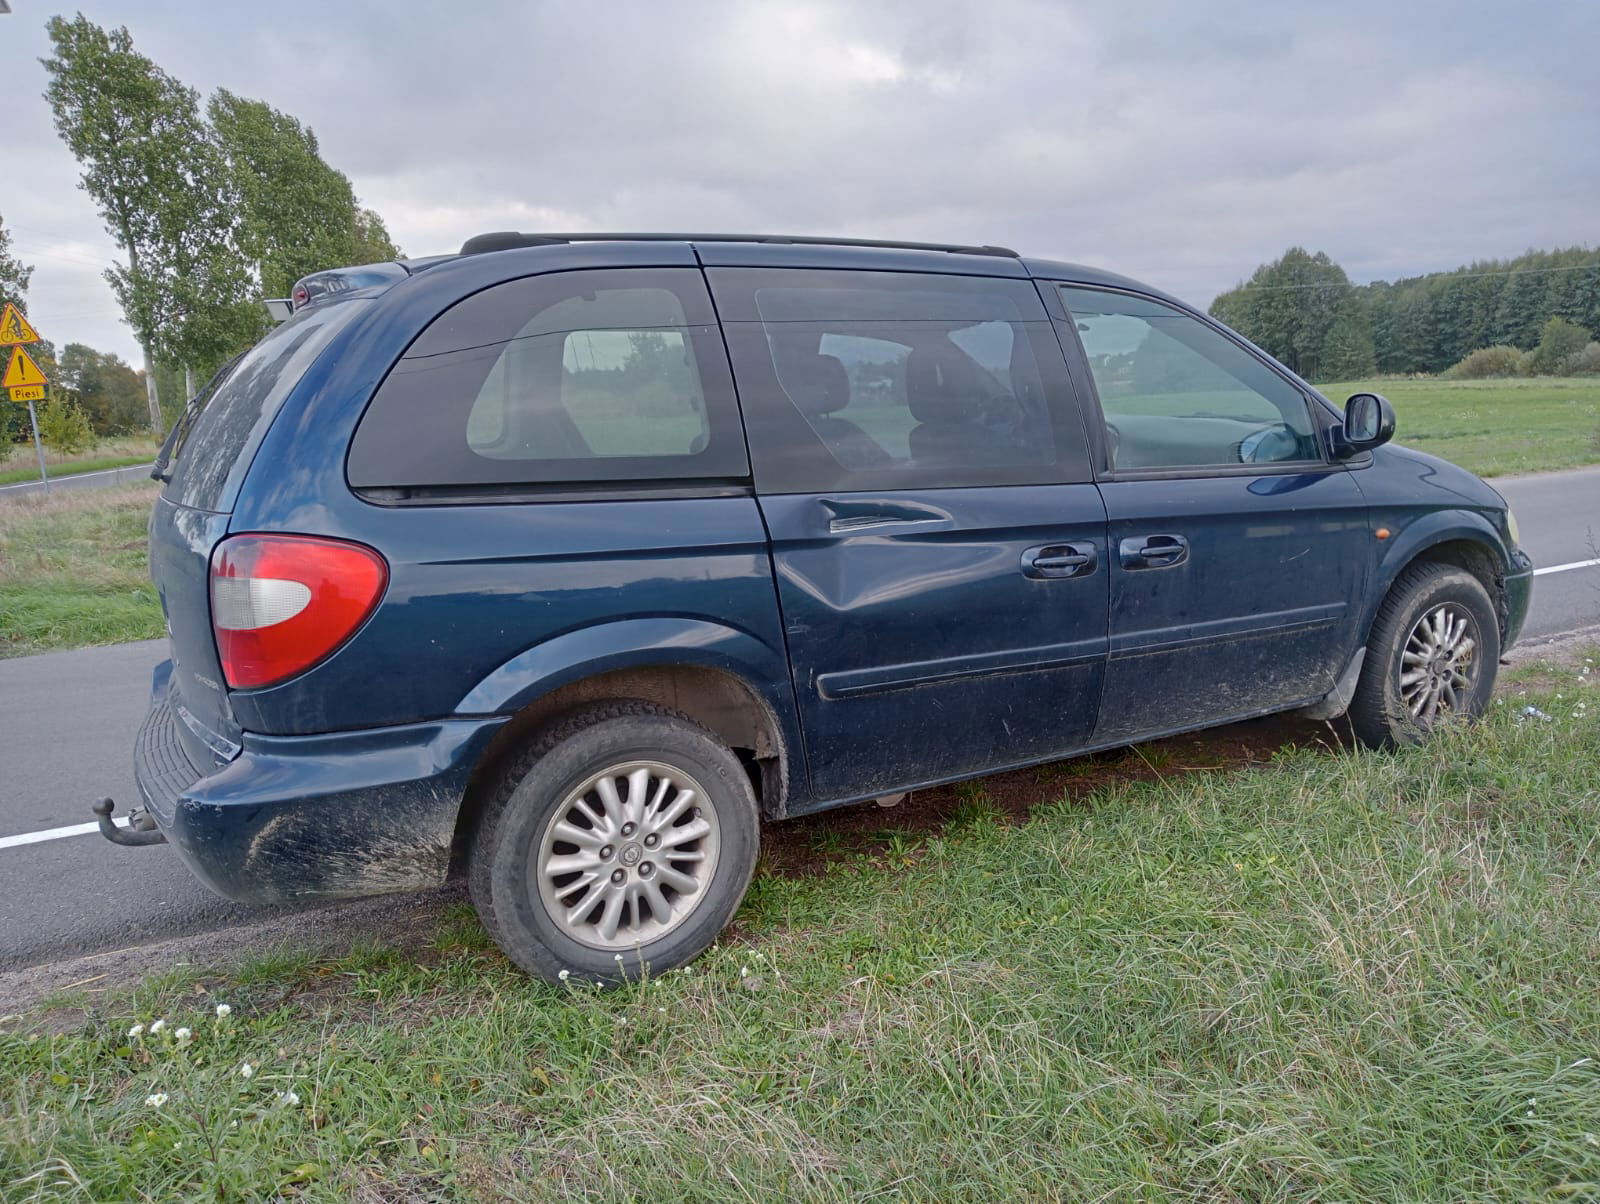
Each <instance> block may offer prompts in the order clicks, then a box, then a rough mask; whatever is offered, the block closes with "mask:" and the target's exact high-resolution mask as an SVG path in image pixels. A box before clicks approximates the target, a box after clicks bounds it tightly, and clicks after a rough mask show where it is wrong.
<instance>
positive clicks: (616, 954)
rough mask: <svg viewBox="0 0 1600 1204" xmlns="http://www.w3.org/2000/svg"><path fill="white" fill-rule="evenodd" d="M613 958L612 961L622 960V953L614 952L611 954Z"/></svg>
mask: <svg viewBox="0 0 1600 1204" xmlns="http://www.w3.org/2000/svg"><path fill="white" fill-rule="evenodd" d="M611 960H612V961H619V962H620V961H621V960H622V954H620V953H613V954H612V955H611Z"/></svg>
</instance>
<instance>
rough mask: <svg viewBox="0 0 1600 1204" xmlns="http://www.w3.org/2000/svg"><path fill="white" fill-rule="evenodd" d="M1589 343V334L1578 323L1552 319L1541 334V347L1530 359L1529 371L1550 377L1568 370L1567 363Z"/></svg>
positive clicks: (1535, 349) (1534, 350) (1538, 347)
mask: <svg viewBox="0 0 1600 1204" xmlns="http://www.w3.org/2000/svg"><path fill="white" fill-rule="evenodd" d="M1588 343H1589V332H1588V331H1587V330H1585V329H1584V328H1583V327H1582V326H1579V325H1578V324H1577V323H1576V322H1569V321H1567V319H1565V318H1559V317H1557V318H1551V319H1549V320H1548V321H1546V322H1545V324H1544V328H1543V329H1542V330H1541V331H1540V333H1539V345H1538V346H1537V347H1535V348H1534V349H1533V354H1532V355H1530V356H1529V357H1528V370H1529V371H1530V372H1532V373H1533V374H1534V375H1536V376H1549V375H1551V374H1553V373H1557V372H1562V371H1565V370H1566V367H1567V361H1568V360H1570V359H1572V358H1573V357H1574V356H1576V355H1577V354H1578V353H1579V352H1580V351H1582V350H1583V349H1584V347H1586V346H1587V345H1588Z"/></svg>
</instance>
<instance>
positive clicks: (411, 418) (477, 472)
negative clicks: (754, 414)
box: [347, 268, 749, 489]
mask: <svg viewBox="0 0 1600 1204" xmlns="http://www.w3.org/2000/svg"><path fill="white" fill-rule="evenodd" d="M347 469H348V473H349V479H350V484H351V486H352V487H354V488H356V489H388V488H413V489H450V488H453V487H459V486H467V487H471V486H523V485H528V486H537V485H545V484H553V483H575V484H583V483H600V482H616V483H622V482H657V483H660V482H694V481H704V480H708V479H719V480H728V479H737V478H742V477H744V476H745V475H747V474H748V471H749V467H748V463H747V461H746V457H745V450H744V434H743V430H742V429H741V427H740V424H739V416H738V409H737V406H736V405H735V403H734V400H733V385H732V380H731V377H730V376H729V373H728V365H727V355H726V352H725V351H724V349H723V346H722V338H721V334H720V332H719V331H718V329H717V325H716V318H715V315H714V313H713V312H712V309H711V299H710V297H709V295H708V294H707V292H706V287H705V282H704V280H703V278H702V277H701V276H700V273H699V272H698V271H695V270H693V269H679V268H640V269H604V270H599V271H581V272H560V273H553V274H550V275H547V276H533V277H527V278H524V279H519V280H510V281H506V282H505V283H503V284H498V285H495V286H494V287H492V288H489V289H485V290H484V291H483V292H480V293H476V294H474V295H473V296H471V297H468V298H466V299H465V300H463V301H460V302H458V303H457V304H455V305H454V306H452V307H451V308H450V309H448V310H446V311H445V312H444V313H442V314H441V315H439V317H437V318H436V319H434V321H433V322H432V323H431V324H430V325H429V326H428V328H427V329H426V330H424V331H423V332H422V334H421V335H419V336H418V337H417V340H416V342H415V343H413V344H412V346H411V347H410V348H409V349H408V350H407V351H406V354H405V355H404V356H403V357H402V358H401V359H400V361H399V362H398V363H397V364H395V366H394V367H393V368H392V369H390V371H389V375H388V376H387V377H386V378H385V379H384V382H383V384H382V385H380V386H379V388H378V391H377V393H376V394H375V395H374V396H373V399H372V404H371V405H370V406H368V408H367V412H366V413H365V414H364V415H363V416H362V419H361V425H360V426H359V427H358V428H357V430H356V435H355V439H354V441H353V442H352V444H351V448H350V458H349V463H348V466H347Z"/></svg>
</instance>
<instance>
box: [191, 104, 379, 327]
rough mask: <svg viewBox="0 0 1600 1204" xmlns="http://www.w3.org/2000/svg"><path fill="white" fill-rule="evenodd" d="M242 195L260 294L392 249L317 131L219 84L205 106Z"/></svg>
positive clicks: (244, 233)
mask: <svg viewBox="0 0 1600 1204" xmlns="http://www.w3.org/2000/svg"><path fill="white" fill-rule="evenodd" d="M208 112H209V114H210V117H211V124H212V127H213V128H214V129H215V131H216V134H217V141H218V144H219V145H220V147H221V148H222V152H223V156H224V158H225V160H226V162H227V166H228V171H229V175H230V179H231V183H232V188H233V191H234V192H235V193H236V194H237V196H238V197H239V200H240V213H241V217H240V242H241V246H242V248H243V250H244V252H245V254H246V255H247V256H248V257H249V259H250V260H251V262H253V263H254V265H255V267H256V271H257V273H258V275H259V277H260V282H261V288H262V289H263V291H264V293H265V295H266V296H269V297H287V296H288V295H289V290H290V288H291V287H292V286H293V284H294V282H295V281H296V280H298V279H299V278H300V277H302V276H305V275H308V274H310V273H312V272H318V271H322V270H323V269H325V268H335V267H349V266H350V265H352V264H358V263H371V262H374V261H375V260H379V259H392V258H394V256H395V247H394V244H393V243H391V242H390V241H389V236H388V232H387V231H386V230H384V228H383V222H382V221H381V220H380V219H379V217H378V215H377V214H375V213H373V212H372V211H371V210H370V209H362V208H361V207H360V205H359V203H358V202H357V201H356V196H355V192H354V190H353V189H352V188H351V187H350V181H349V180H348V179H347V178H346V177H345V175H344V173H343V172H340V171H336V170H335V169H334V168H332V167H330V166H329V165H328V163H327V162H326V161H324V160H323V158H322V154H321V152H320V150H319V149H318V146H317V136H316V134H314V133H313V132H312V131H311V130H310V129H308V128H306V127H305V126H303V125H301V124H300V122H299V121H297V120H295V119H294V118H293V117H291V116H289V115H288V114H287V113H282V112H279V111H278V110H277V109H274V108H273V107H272V106H271V105H268V104H266V103H264V102H262V101H259V100H248V99H245V98H244V97H240V96H235V95H234V94H233V93H232V92H229V91H227V90H226V89H219V90H218V91H217V93H216V95H215V96H213V97H212V98H211V103H210V105H209V106H208Z"/></svg>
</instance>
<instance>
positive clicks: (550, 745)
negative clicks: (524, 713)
mask: <svg viewBox="0 0 1600 1204" xmlns="http://www.w3.org/2000/svg"><path fill="white" fill-rule="evenodd" d="M758 847H759V824H758V815H757V809H756V803H755V798H754V796H753V795H752V793H751V790H750V783H749V780H748V778H747V777H746V776H745V772H744V769H743V767H742V766H741V765H740V764H739V761H738V758H737V757H736V756H735V755H734V754H733V752H732V751H731V750H730V749H728V748H727V747H726V746H725V745H723V744H722V743H721V742H720V741H719V740H717V738H716V737H715V736H713V735H712V734H711V733H710V732H708V731H706V730H705V729H704V728H702V727H700V726H699V725H698V724H696V723H695V722H694V721H693V720H691V719H689V718H688V717H687V716H684V715H680V714H678V713H676V712H674V711H670V710H667V709H666V708H663V707H658V706H655V705H653V704H651V703H646V702H616V703H607V704H602V705H599V706H595V707H590V708H586V709H585V710H583V711H582V712H579V713H577V714H575V715H573V716H571V717H569V718H568V719H567V720H565V721H563V722H562V723H560V724H559V725H558V726H556V727H555V728H554V729H552V730H551V731H549V732H547V733H546V734H545V735H544V736H543V737H542V738H541V739H539V740H538V741H536V742H535V744H534V745H533V746H532V747H531V748H530V749H529V750H528V752H527V754H526V755H524V756H523V757H522V758H519V759H518V761H517V762H516V763H515V764H513V765H512V766H511V767H510V769H509V770H508V771H507V772H506V773H505V775H504V777H503V779H502V781H501V783H500V788H499V789H498V790H497V791H496V792H495V794H494V796H493V797H492V798H491V799H490V800H489V803H488V804H487V806H486V808H485V811H484V814H483V816H482V819H481V821H480V823H479V826H478V830H477V833H476V836H475V838H474V841H473V845H472V850H471V865H470V870H469V884H470V889H471V892H472V898H473V902H474V904H475V905H476V906H477V908H478V913H479V915H480V916H481V917H482V918H483V921H484V924H485V926H486V927H487V928H488V929H489V932H490V935H492V936H493V937H494V939H495V941H496V942H497V943H498V944H499V945H500V947H501V948H502V949H503V950H504V951H505V953H506V955H507V956H508V957H510V958H511V959H512V960H513V961H514V962H516V963H517V965H519V966H521V967H522V968H523V969H524V970H526V971H528V972H529V973H530V974H533V975H536V976H538V977H540V978H545V979H550V980H555V979H558V978H559V977H560V975H561V972H562V971H563V970H565V971H568V972H569V974H571V975H575V976H578V977H579V978H581V979H586V980H590V981H599V982H605V983H616V982H621V981H623V980H624V979H625V978H630V977H632V978H636V977H638V975H639V974H641V973H643V972H645V970H646V968H647V967H648V969H649V970H650V971H651V972H655V973H660V972H662V971H665V970H670V969H672V968H674V967H676V966H680V965H683V964H684V963H685V962H688V961H690V960H692V959H693V958H695V957H697V956H698V955H699V954H700V953H702V952H704V951H705V949H706V948H707V947H709V946H710V945H711V943H712V942H713V941H714V940H715V939H716V937H717V934H718V933H719V932H720V931H721V930H722V928H723V926H724V925H725V924H726V923H727V922H728V920H729V919H730V918H731V917H732V915H733V912H734V910H735V909H736V908H737V907H738V905H739V901H740V900H741V899H742V898H743V897H744V893H745V889H746V888H747V887H748V886H749V883H750V876H751V873H752V872H753V870H754V868H755V861H756V852H757V849H758Z"/></svg>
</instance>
